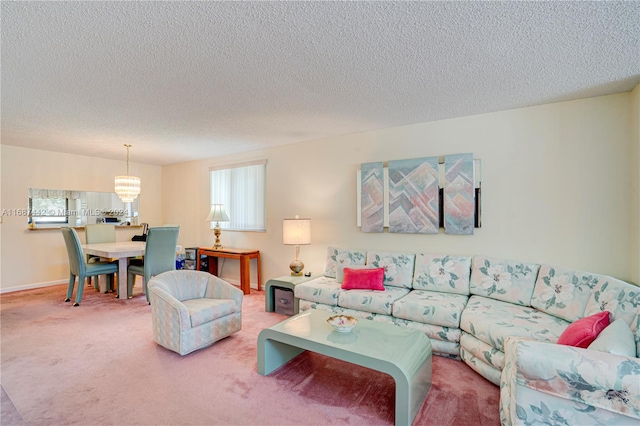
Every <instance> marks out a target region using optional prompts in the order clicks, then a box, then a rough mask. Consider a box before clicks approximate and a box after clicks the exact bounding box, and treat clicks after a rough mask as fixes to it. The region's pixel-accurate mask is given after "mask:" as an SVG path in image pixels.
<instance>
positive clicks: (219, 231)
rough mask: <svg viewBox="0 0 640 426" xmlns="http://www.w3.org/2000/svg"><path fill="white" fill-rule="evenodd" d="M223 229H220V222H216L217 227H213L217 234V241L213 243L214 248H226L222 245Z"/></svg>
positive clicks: (214, 233)
mask: <svg viewBox="0 0 640 426" xmlns="http://www.w3.org/2000/svg"><path fill="white" fill-rule="evenodd" d="M221 232H222V231H221V229H220V224H219V223H218V224H216V226H215V228H213V235H215V236H216V242H215V243H214V244H213V248H214V249H221V248H224V247H222V244H221V243H220V233H221Z"/></svg>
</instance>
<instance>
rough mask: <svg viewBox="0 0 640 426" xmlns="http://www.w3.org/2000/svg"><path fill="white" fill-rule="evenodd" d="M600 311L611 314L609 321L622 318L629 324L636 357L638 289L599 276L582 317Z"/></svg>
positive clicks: (639, 311) (639, 325) (639, 336)
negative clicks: (634, 340)
mask: <svg viewBox="0 0 640 426" xmlns="http://www.w3.org/2000/svg"><path fill="white" fill-rule="evenodd" d="M602 311H609V312H611V316H612V318H611V321H615V320H617V319H620V318H622V319H623V320H624V322H626V323H627V324H629V327H630V328H631V331H632V332H633V334H634V337H635V339H636V349H637V351H638V353H637V354H636V355H638V354H640V317H639V314H640V287H638V286H635V285H633V284H629V283H626V282H624V281H621V280H618V279H615V278H611V277H608V276H605V275H600V277H599V279H598V283H597V284H596V286H595V288H594V289H593V292H592V293H591V296H590V297H589V301H588V302H587V307H586V308H585V310H584V316H587V315H593V314H596V313H598V312H602Z"/></svg>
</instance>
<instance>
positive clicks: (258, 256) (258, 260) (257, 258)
mask: <svg viewBox="0 0 640 426" xmlns="http://www.w3.org/2000/svg"><path fill="white" fill-rule="evenodd" d="M256 260H257V262H258V265H257V266H258V291H260V283H261V282H262V281H260V253H258V255H257V256H256Z"/></svg>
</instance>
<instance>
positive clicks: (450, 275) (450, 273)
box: [413, 253, 471, 295]
mask: <svg viewBox="0 0 640 426" xmlns="http://www.w3.org/2000/svg"><path fill="white" fill-rule="evenodd" d="M470 274H471V258H470V257H461V256H442V255H433V254H422V253H420V254H417V255H416V266H415V272H414V273H413V288H414V289H416V290H432V291H439V292H443V293H456V294H464V295H469V278H470Z"/></svg>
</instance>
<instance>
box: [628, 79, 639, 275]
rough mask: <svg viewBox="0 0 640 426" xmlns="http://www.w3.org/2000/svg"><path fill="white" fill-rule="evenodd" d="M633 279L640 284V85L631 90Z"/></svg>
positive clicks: (631, 255) (630, 256)
mask: <svg viewBox="0 0 640 426" xmlns="http://www.w3.org/2000/svg"><path fill="white" fill-rule="evenodd" d="M631 146H632V155H631V195H630V200H631V219H632V220H631V226H630V229H631V232H630V234H631V245H630V247H629V261H630V262H631V274H630V275H631V280H632V281H633V282H635V283H638V284H640V85H638V86H636V88H635V89H634V90H633V92H631Z"/></svg>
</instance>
